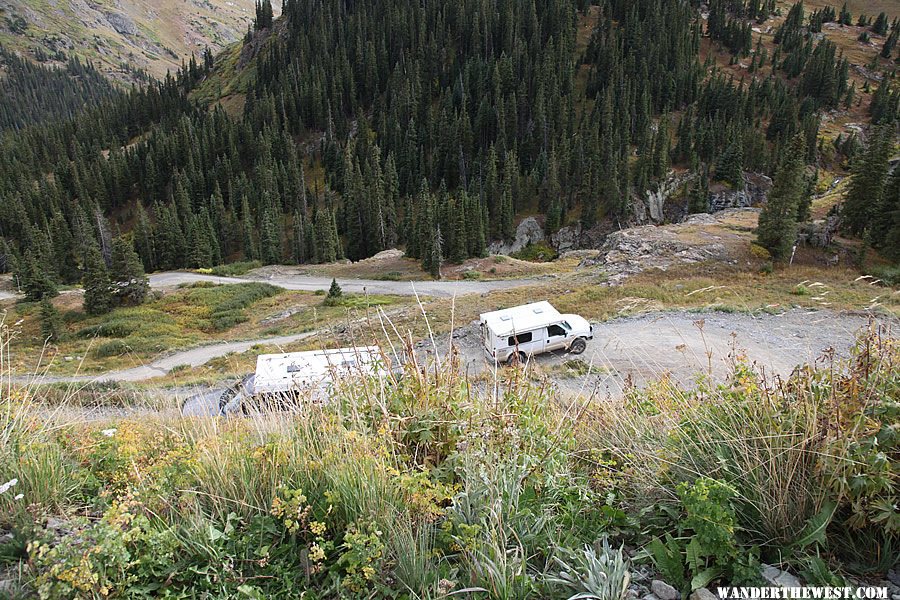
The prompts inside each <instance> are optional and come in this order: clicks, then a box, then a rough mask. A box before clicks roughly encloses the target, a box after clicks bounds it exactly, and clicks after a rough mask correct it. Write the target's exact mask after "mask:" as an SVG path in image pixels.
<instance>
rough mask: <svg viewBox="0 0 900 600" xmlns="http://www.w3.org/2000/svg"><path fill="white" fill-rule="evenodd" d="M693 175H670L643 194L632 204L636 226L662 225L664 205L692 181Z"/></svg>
mask: <svg viewBox="0 0 900 600" xmlns="http://www.w3.org/2000/svg"><path fill="white" fill-rule="evenodd" d="M695 177H696V175H695V174H694V173H690V172H688V173H672V174H670V175H669V177H667V178H666V180H665V181H663V182H662V183H660V184H659V185H658V186H657V187H656V188H654V189H651V190H647V191H646V192H644V195H643V197H642V198H639V199H638V200H637V201H636V202H635V203H634V218H635V221H636V222H637V223H638V224H641V225H643V224H646V223H656V224H659V223H663V222H665V221H666V220H667V211H666V204H667V203H668V202H669V198H671V197H672V196H673V195H674V194H675V193H676V192H677V191H679V190H680V189H682V188H683V187H684V186H685V185H686V184H687V183H689V182H690V181H692V180H693V179H694V178H695Z"/></svg>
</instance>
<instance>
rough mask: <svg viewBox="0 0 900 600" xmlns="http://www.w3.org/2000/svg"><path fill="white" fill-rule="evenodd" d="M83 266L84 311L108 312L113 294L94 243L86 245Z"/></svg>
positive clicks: (89, 312)
mask: <svg viewBox="0 0 900 600" xmlns="http://www.w3.org/2000/svg"><path fill="white" fill-rule="evenodd" d="M84 268H85V273H84V278H83V280H82V285H83V287H84V300H83V306H84V312H86V313H87V314H89V315H102V314H105V313H108V312H109V311H110V310H112V307H113V303H114V296H113V291H112V285H111V283H110V280H109V271H108V270H107V268H106V262H105V261H104V260H103V255H102V254H100V249H99V248H98V247H97V244H96V243H92V244H90V246H89V247H88V250H87V257H86V259H85V265H84Z"/></svg>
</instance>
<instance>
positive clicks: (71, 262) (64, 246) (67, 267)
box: [50, 213, 81, 283]
mask: <svg viewBox="0 0 900 600" xmlns="http://www.w3.org/2000/svg"><path fill="white" fill-rule="evenodd" d="M50 239H51V243H52V245H53V255H54V261H55V263H56V272H57V275H58V278H59V281H61V282H62V283H74V282H76V281H78V278H79V277H80V275H81V273H80V272H79V270H78V260H77V257H76V255H75V248H76V247H75V239H74V238H73V237H72V233H71V232H70V231H69V225H68V224H67V223H66V219H65V217H63V215H62V214H61V213H57V214H55V215H54V216H53V220H52V221H50Z"/></svg>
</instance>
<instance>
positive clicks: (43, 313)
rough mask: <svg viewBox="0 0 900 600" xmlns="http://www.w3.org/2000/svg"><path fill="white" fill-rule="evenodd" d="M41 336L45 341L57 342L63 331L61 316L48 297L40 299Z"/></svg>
mask: <svg viewBox="0 0 900 600" xmlns="http://www.w3.org/2000/svg"><path fill="white" fill-rule="evenodd" d="M40 317H41V337H43V338H44V340H45V341H51V342H58V341H59V339H60V336H61V335H62V331H63V324H62V317H61V316H60V314H59V311H58V310H56V307H55V306H53V303H52V302H51V301H50V298H49V297H47V296H44V297H43V298H42V299H41V310H40Z"/></svg>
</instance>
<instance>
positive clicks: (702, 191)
mask: <svg viewBox="0 0 900 600" xmlns="http://www.w3.org/2000/svg"><path fill="white" fill-rule="evenodd" d="M688 212H689V213H691V214H696V213H705V212H709V176H708V175H707V174H706V169H705V168H703V169H701V172H700V174H699V175H698V176H697V178H696V179H695V180H694V184H693V186H691V191H690V195H689V197H688Z"/></svg>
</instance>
